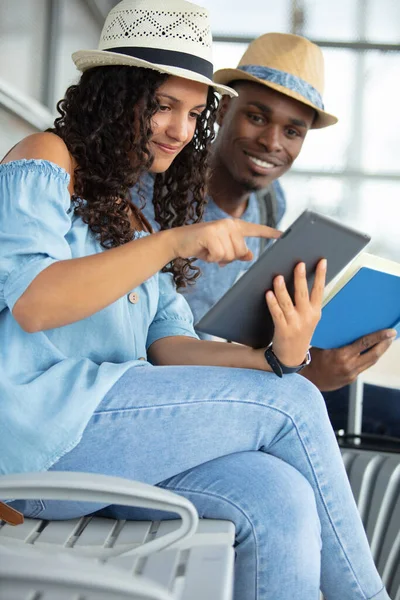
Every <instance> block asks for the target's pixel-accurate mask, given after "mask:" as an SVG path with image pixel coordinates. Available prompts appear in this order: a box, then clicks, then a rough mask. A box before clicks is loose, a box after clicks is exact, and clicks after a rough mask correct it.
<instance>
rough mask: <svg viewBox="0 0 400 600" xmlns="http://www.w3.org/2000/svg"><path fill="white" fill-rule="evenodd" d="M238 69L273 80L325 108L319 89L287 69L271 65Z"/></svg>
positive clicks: (243, 66) (247, 66) (244, 66)
mask: <svg viewBox="0 0 400 600" xmlns="http://www.w3.org/2000/svg"><path fill="white" fill-rule="evenodd" d="M238 69H239V70H240V71H243V72H245V73H248V74H249V75H254V77H258V79H263V80H264V81H271V82H272V83H277V84H278V85H281V86H282V87H285V88H287V89H288V90H292V91H293V92H297V93H298V94H301V95H302V96H303V97H304V98H306V100H308V101H309V102H311V103H312V104H314V106H317V107H318V108H320V109H321V110H324V103H323V101H322V96H321V94H320V93H319V91H318V90H316V89H315V87H313V86H312V85H311V84H310V83H308V81H305V80H304V79H301V78H300V77H297V76H296V75H293V74H292V73H285V71H279V70H278V69H272V68H271V67H262V66H261V65H242V66H241V67H238Z"/></svg>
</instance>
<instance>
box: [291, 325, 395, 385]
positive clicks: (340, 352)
mask: <svg viewBox="0 0 400 600" xmlns="http://www.w3.org/2000/svg"><path fill="white" fill-rule="evenodd" d="M396 334H397V332H396V330H395V329H383V330H382V331H377V332H375V333H371V334H370V335H365V336H364V337H362V338H360V339H359V340H356V341H355V342H353V343H352V344H349V345H348V346H343V348H335V349H333V350H321V349H320V348H312V349H311V357H312V360H311V363H310V364H309V365H308V366H307V367H305V368H304V369H303V370H302V371H301V374H302V375H303V376H304V377H306V378H307V379H309V380H310V381H312V383H314V384H315V385H316V386H317V388H318V389H319V390H321V392H330V391H333V390H337V389H339V388H341V387H343V386H345V385H348V384H349V383H351V382H352V381H354V380H355V379H356V378H357V377H358V375H359V374H360V373H362V372H363V371H365V370H366V369H368V368H369V367H372V365H374V364H375V363H376V362H377V361H378V360H379V359H380V357H381V356H382V354H384V353H385V352H386V350H387V349H388V348H389V347H390V345H391V343H392V341H393V340H394V338H395V337H396Z"/></svg>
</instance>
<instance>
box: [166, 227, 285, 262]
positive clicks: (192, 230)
mask: <svg viewBox="0 0 400 600" xmlns="http://www.w3.org/2000/svg"><path fill="white" fill-rule="evenodd" d="M169 233H170V235H171V240H172V242H171V243H172V244H173V254H174V258H178V257H181V258H191V257H196V258H199V259H201V260H204V261H206V262H216V263H218V264H226V263H229V262H232V261H233V260H245V261H249V260H252V258H253V253H252V252H251V250H249V249H248V247H247V245H246V240H245V238H246V237H262V238H268V239H271V238H273V239H276V238H278V237H280V235H281V232H280V231H278V230H277V229H273V228H272V227H267V225H259V224H257V223H248V222H246V221H242V220H241V219H221V220H219V221H211V222H207V223H205V222H203V223H196V224H195V225H186V226H185V227H176V228H175V229H171V230H169Z"/></svg>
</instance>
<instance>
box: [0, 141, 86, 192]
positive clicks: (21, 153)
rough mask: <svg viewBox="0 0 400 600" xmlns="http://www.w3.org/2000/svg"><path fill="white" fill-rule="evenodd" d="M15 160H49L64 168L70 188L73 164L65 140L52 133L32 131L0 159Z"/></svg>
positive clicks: (3, 161) (7, 161)
mask: <svg viewBox="0 0 400 600" xmlns="http://www.w3.org/2000/svg"><path fill="white" fill-rule="evenodd" d="M17 160H43V161H49V162H51V163H53V164H55V165H57V166H58V167H61V168H62V169H64V170H65V171H66V172H67V173H68V174H69V176H70V179H71V182H70V187H71V188H72V185H71V184H72V180H73V171H74V164H73V159H72V157H71V154H70V153H69V151H68V148H67V146H66V144H65V142H64V141H63V140H62V139H61V138H60V137H59V136H58V135H55V134H54V133H50V132H42V133H33V134H32V135H29V136H28V137H26V138H24V139H23V140H21V141H20V142H18V143H17V144H16V145H15V146H14V147H13V148H11V150H10V151H9V152H8V153H7V154H6V156H5V157H4V158H3V160H2V161H1V164H6V163H10V162H13V161H17Z"/></svg>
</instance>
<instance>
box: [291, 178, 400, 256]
mask: <svg viewBox="0 0 400 600" xmlns="http://www.w3.org/2000/svg"><path fill="white" fill-rule="evenodd" d="M281 183H282V186H283V189H284V191H285V194H286V200H287V212H286V215H285V217H284V220H283V223H282V226H281V228H282V229H285V228H286V227H287V226H288V225H289V224H290V223H292V222H293V221H294V220H295V219H296V218H297V217H298V216H299V214H300V213H301V212H302V211H303V210H305V209H306V208H310V209H313V210H316V211H317V212H320V213H322V214H325V215H328V216H331V217H333V218H335V219H338V220H340V221H341V222H343V223H345V224H347V225H350V226H351V227H354V228H355V229H358V230H360V231H364V232H365V233H368V234H369V235H371V236H372V240H371V242H370V244H369V245H368V248H367V250H368V252H370V253H372V254H377V255H378V256H384V257H386V258H391V259H392V260H396V261H400V236H399V234H398V228H399V225H398V224H399V222H400V202H399V187H400V186H399V182H398V181H395V180H393V181H372V180H369V181H364V182H362V180H359V181H358V182H355V183H354V182H352V181H351V180H350V179H347V178H339V177H306V176H301V175H296V174H295V173H293V172H289V173H287V174H286V175H285V176H284V177H282V179H281Z"/></svg>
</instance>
